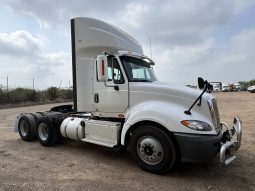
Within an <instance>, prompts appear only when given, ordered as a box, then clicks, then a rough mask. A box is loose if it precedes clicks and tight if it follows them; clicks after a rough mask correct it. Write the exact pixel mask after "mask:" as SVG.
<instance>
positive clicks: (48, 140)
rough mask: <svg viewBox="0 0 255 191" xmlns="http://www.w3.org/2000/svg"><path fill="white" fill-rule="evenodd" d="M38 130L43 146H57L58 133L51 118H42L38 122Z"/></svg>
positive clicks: (37, 133) (38, 136)
mask: <svg viewBox="0 0 255 191" xmlns="http://www.w3.org/2000/svg"><path fill="white" fill-rule="evenodd" d="M36 130H37V131H36V135H37V139H38V141H39V142H40V143H41V145H43V146H52V145H54V144H56V142H57V139H58V133H57V130H56V128H55V127H54V126H53V123H52V122H51V121H50V119H49V118H47V117H42V118H40V119H39V120H38V122H37V126H36Z"/></svg>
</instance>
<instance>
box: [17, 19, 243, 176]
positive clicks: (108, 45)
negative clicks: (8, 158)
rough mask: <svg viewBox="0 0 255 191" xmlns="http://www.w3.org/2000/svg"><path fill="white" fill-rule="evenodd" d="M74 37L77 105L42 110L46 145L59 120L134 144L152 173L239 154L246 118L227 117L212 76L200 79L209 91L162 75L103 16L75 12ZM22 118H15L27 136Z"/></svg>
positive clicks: (86, 135) (81, 131)
mask: <svg viewBox="0 0 255 191" xmlns="http://www.w3.org/2000/svg"><path fill="white" fill-rule="evenodd" d="M71 42H72V66H73V91H74V110H73V111H72V112H71V111H70V112H65V114H63V115H62V114H61V112H62V110H61V111H60V110H59V108H54V109H51V111H52V112H53V111H54V112H55V113H52V112H49V113H45V114H44V116H43V117H42V118H43V119H40V118H41V117H40V116H39V117H38V114H37V119H36V120H34V121H37V122H36V125H31V124H32V122H31V123H30V126H31V128H32V126H35V127H34V130H32V132H33V131H34V133H35V134H36V137H37V138H38V140H39V141H40V142H41V143H42V145H44V146H49V145H53V143H55V139H54V140H53V141H52V140H50V141H48V139H53V138H52V137H54V135H50V134H49V133H51V131H50V129H51V128H53V126H59V128H57V129H58V130H57V131H55V130H54V131H52V132H53V133H55V134H56V133H58V132H60V134H61V136H63V137H65V138H71V139H75V140H80V141H84V142H90V143H94V144H98V145H102V146H107V147H111V148H116V149H125V148H128V150H129V151H130V154H131V156H132V158H133V159H134V160H135V161H136V162H137V163H138V164H139V166H140V167H141V168H142V169H144V170H146V171H150V172H153V173H164V172H167V171H168V170H169V169H171V168H172V167H173V166H174V164H175V163H176V161H177V160H181V161H184V162H208V161H210V160H212V159H213V158H214V157H216V155H217V154H218V153H219V156H220V161H221V162H222V163H224V164H226V165H228V164H229V163H231V162H232V161H233V160H234V159H235V155H233V150H238V149H239V148H240V145H241V135H242V124H241V121H240V119H239V118H238V117H235V118H234V124H233V127H232V128H230V127H229V126H228V125H227V124H225V123H223V122H221V121H220V116H219V111H218V107H217V101H216V98H215V97H214V96H212V95H211V94H209V93H207V92H210V91H211V90H212V86H210V84H209V83H208V82H207V81H204V80H203V79H201V78H200V79H199V86H200V88H201V90H202V91H201V90H198V89H193V88H189V87H185V86H179V85H174V84H171V83H167V82H161V81H159V80H158V79H157V77H156V75H155V73H154V70H153V67H155V66H156V64H155V63H154V62H153V61H152V60H151V59H150V58H148V57H147V56H145V55H144V54H143V50H142V46H141V45H140V44H139V43H138V42H137V41H136V40H135V39H134V38H133V37H131V36H130V35H128V34H127V33H126V32H124V31H122V30H120V29H118V28H116V27H114V26H112V25H110V24H107V23H105V22H102V21H99V20H96V19H92V18H74V19H72V20H71ZM210 87H211V90H210ZM57 111H58V112H57ZM56 112H57V113H56ZM62 113H63V112H62ZM31 116H35V115H34V114H33V115H31V114H29V117H27V118H29V119H30V121H33V120H32V117H31ZM55 116H57V117H55ZM23 118H24V116H20V117H18V119H17V121H16V129H17V130H18V131H19V132H20V135H21V138H22V136H23V134H22V132H23V133H24V127H23V126H24V122H22V119H23ZM46 118H49V119H47V120H48V121H47V120H46ZM55 118H57V120H56V119H55ZM53 119H54V120H53ZM26 121H29V120H26ZM34 121H33V124H35V123H34ZM46 121H47V123H46ZM55 121H58V123H56V124H55V125H53V124H52V123H53V122H55ZM22 124H23V126H22ZM28 126H29V125H28ZM32 129H33V128H32ZM45 129H46V130H47V131H46V130H45ZM45 132H47V133H45ZM23 138H24V136H23ZM23 138H22V139H23ZM23 140H24V139H23ZM47 141H48V142H47Z"/></svg>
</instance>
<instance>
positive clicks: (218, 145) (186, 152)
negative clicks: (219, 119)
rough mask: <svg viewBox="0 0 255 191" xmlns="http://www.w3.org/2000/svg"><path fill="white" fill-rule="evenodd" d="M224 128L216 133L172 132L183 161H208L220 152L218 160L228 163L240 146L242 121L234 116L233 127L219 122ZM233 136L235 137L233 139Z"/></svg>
mask: <svg viewBox="0 0 255 191" xmlns="http://www.w3.org/2000/svg"><path fill="white" fill-rule="evenodd" d="M221 126H222V127H221V128H224V127H225V128H226V131H225V132H223V133H222V131H221V132H220V133H219V134H218V135H201V134H186V133H185V134H184V133H174V135H175V137H176V140H177V142H178V146H179V149H180V155H181V160H182V161H183V162H209V161H210V160H212V159H213V158H215V157H216V155H217V154H218V153H220V162H221V163H224V164H225V165H228V164H229V163H231V162H232V161H233V160H234V159H235V158H236V157H235V155H233V152H234V151H237V150H238V149H239V148H240V146H241V139H242V122H241V120H240V119H239V117H237V116H236V117H235V118H234V123H233V128H229V127H228V125H227V124H225V123H221ZM234 138H235V139H234Z"/></svg>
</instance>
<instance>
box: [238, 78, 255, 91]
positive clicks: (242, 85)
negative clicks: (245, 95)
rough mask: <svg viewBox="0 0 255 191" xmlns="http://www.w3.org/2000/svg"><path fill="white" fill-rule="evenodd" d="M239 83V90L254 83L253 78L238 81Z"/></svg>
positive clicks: (245, 89) (243, 89)
mask: <svg viewBox="0 0 255 191" xmlns="http://www.w3.org/2000/svg"><path fill="white" fill-rule="evenodd" d="M239 84H240V85H241V90H242V91H247V88H248V87H250V86H254V85H255V80H250V81H240V82H239Z"/></svg>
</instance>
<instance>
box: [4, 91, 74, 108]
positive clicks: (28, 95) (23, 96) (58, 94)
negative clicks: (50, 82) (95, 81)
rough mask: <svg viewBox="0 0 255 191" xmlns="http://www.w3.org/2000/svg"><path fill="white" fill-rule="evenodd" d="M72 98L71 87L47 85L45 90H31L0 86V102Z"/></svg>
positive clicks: (46, 100)
mask: <svg viewBox="0 0 255 191" xmlns="http://www.w3.org/2000/svg"><path fill="white" fill-rule="evenodd" d="M72 99H73V90H72V89H59V88H57V87H49V88H47V89H46V90H33V89H29V88H15V89H10V90H7V89H1V88H0V104H17V103H22V102H48V101H71V100H72Z"/></svg>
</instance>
